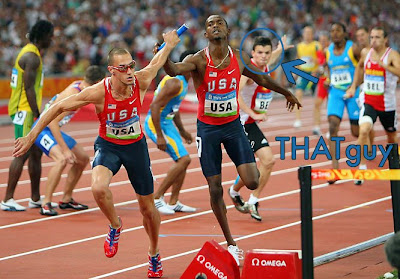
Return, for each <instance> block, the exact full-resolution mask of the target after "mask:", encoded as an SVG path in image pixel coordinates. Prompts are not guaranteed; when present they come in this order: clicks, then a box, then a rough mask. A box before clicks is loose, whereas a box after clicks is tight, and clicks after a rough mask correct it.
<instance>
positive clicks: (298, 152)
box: [0, 136, 386, 201]
mask: <svg viewBox="0 0 400 279" xmlns="http://www.w3.org/2000/svg"><path fill="white" fill-rule="evenodd" d="M384 139H386V136H379V137H375V143H376V142H378V141H380V140H384ZM297 143H301V141H299V142H297ZM354 143H357V140H353V141H349V142H345V143H344V144H341V148H345V147H347V146H348V145H350V144H354ZM279 144H280V143H278V142H272V143H271V146H275V145H279ZM314 149H315V148H314V147H310V148H309V149H308V150H309V153H311V154H312V152H313V151H314ZM223 153H226V151H225V149H223ZM296 154H298V155H300V154H304V150H298V151H297V152H296ZM378 154H381V153H380V152H379V151H378V152H377V155H378ZM291 155H292V153H291V152H286V153H285V160H291ZM310 156H311V155H310ZM190 157H191V158H197V153H192V154H190ZM274 158H275V159H279V158H280V153H277V154H274ZM257 159H258V158H257ZM342 159H343V158H342ZM342 159H341V160H340V162H343V161H342ZM346 160H347V159H346ZM169 161H171V162H172V159H171V158H163V159H156V160H152V165H153V164H161V163H165V162H169ZM309 161H311V160H309ZM302 163H303V164H307V161H302ZM231 165H232V164H231ZM190 170H191V169H188V172H190ZM90 173H92V170H85V171H83V173H82V175H85V174H90ZM66 177H67V174H66V173H64V174H62V175H61V178H66ZM40 181H47V177H42V178H40ZM30 183H31V181H30V180H28V179H26V180H21V181H19V182H18V184H17V185H28V184H29V185H30ZM6 187H7V183H1V184H0V188H6ZM27 200H28V198H27V199H26V201H27Z"/></svg>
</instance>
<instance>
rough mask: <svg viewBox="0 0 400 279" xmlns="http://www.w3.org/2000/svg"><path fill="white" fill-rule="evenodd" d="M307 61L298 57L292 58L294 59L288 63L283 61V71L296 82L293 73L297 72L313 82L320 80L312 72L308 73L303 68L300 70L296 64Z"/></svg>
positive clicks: (291, 80)
mask: <svg viewBox="0 0 400 279" xmlns="http://www.w3.org/2000/svg"><path fill="white" fill-rule="evenodd" d="M305 63H306V61H304V60H301V59H296V60H292V61H289V62H286V63H282V69H283V72H284V73H285V75H286V78H287V80H288V81H289V82H290V83H293V84H296V81H295V80H294V78H293V76H292V73H293V74H296V75H298V76H301V77H302V78H305V79H307V80H309V81H311V82H312V83H317V82H318V80H319V79H318V78H316V77H314V76H312V75H310V74H307V73H306V72H303V71H302V70H299V69H297V68H296V66H298V65H301V64H305Z"/></svg>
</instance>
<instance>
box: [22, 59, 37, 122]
mask: <svg viewBox="0 0 400 279" xmlns="http://www.w3.org/2000/svg"><path fill="white" fill-rule="evenodd" d="M19 66H20V67H21V68H22V69H24V75H23V82H24V88H25V91H26V98H27V100H28V103H29V106H30V107H31V110H32V112H33V117H35V118H37V117H39V115H40V113H39V108H38V105H37V103H36V92H35V80H36V70H37V68H39V66H40V58H39V57H38V56H37V55H36V54H34V53H33V52H28V53H26V54H24V55H23V56H22V57H21V59H20V61H19Z"/></svg>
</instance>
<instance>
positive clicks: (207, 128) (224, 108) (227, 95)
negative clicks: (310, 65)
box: [164, 15, 301, 264]
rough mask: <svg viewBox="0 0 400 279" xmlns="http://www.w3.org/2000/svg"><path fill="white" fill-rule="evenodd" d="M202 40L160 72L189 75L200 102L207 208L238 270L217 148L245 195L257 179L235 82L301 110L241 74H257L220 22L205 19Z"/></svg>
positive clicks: (267, 81) (266, 82) (260, 79)
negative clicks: (198, 47)
mask: <svg viewBox="0 0 400 279" xmlns="http://www.w3.org/2000/svg"><path fill="white" fill-rule="evenodd" d="M204 35H205V37H206V38H207V39H208V41H209V44H208V47H206V48H205V49H203V50H201V51H199V52H197V53H196V54H195V55H193V56H191V57H188V58H186V59H185V60H184V61H183V63H172V62H171V61H168V62H167V63H166V64H165V67H164V69H165V70H166V72H167V74H169V75H170V76H176V75H182V74H184V73H187V72H190V73H191V75H192V78H193V82H194V86H195V88H196V93H197V98H198V100H199V106H198V111H197V118H198V120H197V137H196V143H197V148H198V155H199V157H200V164H201V167H202V170H203V174H204V176H205V177H206V179H207V182H208V185H209V188H210V195H211V207H212V209H213V211H214V214H215V216H216V218H217V220H218V222H219V225H220V226H221V229H222V231H223V233H224V236H225V238H226V240H227V243H228V251H229V252H230V253H231V254H232V256H233V257H234V258H235V259H236V261H237V264H239V256H240V253H241V252H242V251H241V250H240V249H238V247H237V246H236V242H235V241H234V240H233V238H232V234H231V232H230V229H229V225H228V221H227V218H226V207H225V204H224V201H223V199H222V196H223V188H222V185H221V163H222V150H221V144H223V145H224V147H225V150H226V152H227V153H228V155H229V157H230V158H231V159H232V161H233V162H234V163H235V165H236V168H237V171H238V173H239V175H240V177H241V178H242V180H243V182H244V184H245V185H246V186H247V187H248V188H249V189H252V190H254V189H256V188H257V186H258V176H259V172H258V170H257V166H256V163H255V159H254V155H253V151H252V150H251V146H250V143H249V141H248V140H247V138H246V135H245V134H244V130H243V127H242V125H241V124H240V120H239V106H238V93H237V92H238V89H239V88H238V86H239V82H240V76H241V75H242V74H244V75H246V76H248V77H250V78H251V79H253V80H254V81H255V82H256V83H257V84H259V85H261V86H263V87H267V88H269V89H272V90H274V91H276V92H278V93H281V94H283V95H285V97H286V99H287V107H288V109H289V110H292V109H293V108H294V106H295V105H297V106H299V107H300V106H301V105H300V103H299V102H298V101H297V99H296V97H294V96H293V95H292V94H291V93H290V92H289V91H288V90H285V89H284V88H282V87H280V86H279V85H277V84H276V83H275V82H274V81H273V80H272V79H271V78H270V77H268V76H266V75H264V76H261V75H257V74H255V73H253V72H252V71H249V70H248V69H247V68H245V64H246V65H247V67H249V68H250V69H252V70H253V71H255V72H256V71H258V70H257V68H256V67H255V66H254V65H252V64H251V61H250V58H249V57H248V55H246V54H244V55H243V59H244V63H245V64H243V62H242V60H241V59H240V54H239V51H238V50H233V49H232V48H231V47H230V46H229V45H228V35H229V28H228V24H227V22H226V20H225V19H224V18H223V17H221V16H219V15H212V16H209V17H208V18H207V20H206V22H205V33H204ZM261 118H263V117H262V116H261ZM261 118H260V119H261Z"/></svg>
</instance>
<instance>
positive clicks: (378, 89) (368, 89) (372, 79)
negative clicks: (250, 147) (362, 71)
mask: <svg viewBox="0 0 400 279" xmlns="http://www.w3.org/2000/svg"><path fill="white" fill-rule="evenodd" d="M364 92H365V94H369V95H382V94H383V93H384V92H385V77H384V76H371V75H366V76H365V79H364Z"/></svg>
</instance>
